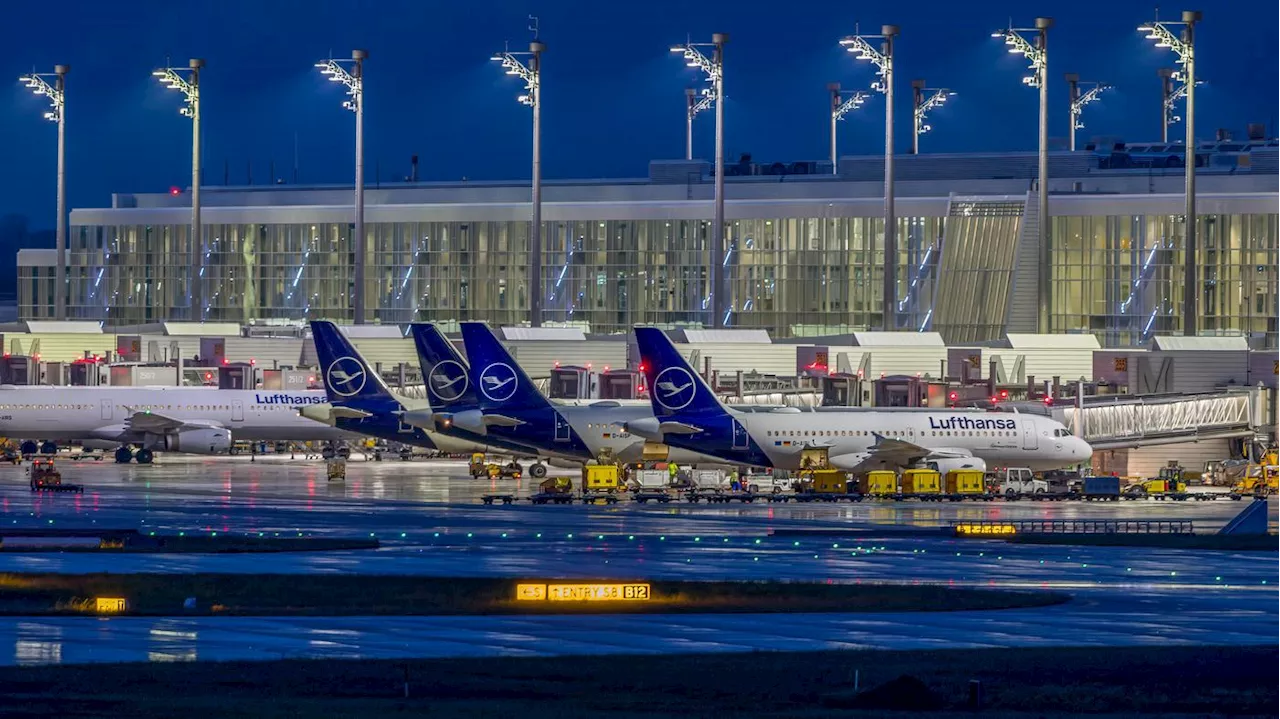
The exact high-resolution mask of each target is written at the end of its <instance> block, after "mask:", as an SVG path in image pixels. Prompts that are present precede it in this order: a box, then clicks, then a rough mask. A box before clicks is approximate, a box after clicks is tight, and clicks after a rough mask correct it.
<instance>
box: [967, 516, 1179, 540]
mask: <svg viewBox="0 0 1280 719" xmlns="http://www.w3.org/2000/svg"><path fill="white" fill-rule="evenodd" d="M951 528H952V529H953V530H955V532H956V534H960V535H964V536H977V537H982V536H1000V535H1010V534H1193V533H1194V532H1195V527H1194V524H1193V522H1192V521H1191V520H1183V519H1053V520H1037V519H1023V520H1013V521H1000V520H977V521H972V522H964V521H960V522H952V523H951Z"/></svg>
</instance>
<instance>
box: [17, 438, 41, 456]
mask: <svg viewBox="0 0 1280 719" xmlns="http://www.w3.org/2000/svg"><path fill="white" fill-rule="evenodd" d="M19 451H20V452H22V455H23V456H24V457H25V456H28V455H32V454H35V453H36V452H39V451H40V444H39V443H38V442H35V441H33V440H30V439H28V440H26V441H24V442H23V443H22V446H21V447H20V448H19Z"/></svg>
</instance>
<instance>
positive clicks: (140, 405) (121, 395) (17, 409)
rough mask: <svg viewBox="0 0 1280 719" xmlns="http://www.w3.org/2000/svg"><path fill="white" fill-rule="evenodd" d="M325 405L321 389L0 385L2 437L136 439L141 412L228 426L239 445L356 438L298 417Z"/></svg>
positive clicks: (58, 439) (0, 434)
mask: <svg viewBox="0 0 1280 719" xmlns="http://www.w3.org/2000/svg"><path fill="white" fill-rule="evenodd" d="M324 401H325V393H324V392H323V391H310V390H308V391H290V392H284V391H276V390H231V389H216V388H202V387H48V386H38V387H12V386H6V387H0V437H10V438H13V439H36V440H51V441H85V440H91V439H98V440H116V439H120V440H122V441H132V440H131V439H130V438H129V437H128V436H127V434H126V422H127V420H128V419H129V417H130V416H132V415H133V414H135V413H138V412H153V413H155V414H157V415H163V416H164V417H168V418H172V419H176V420H181V421H191V422H196V423H201V424H205V425H210V426H217V427H224V428H226V429H228V430H230V431H231V436H232V437H233V438H234V439H236V440H261V441H267V442H274V441H297V442H303V441H331V440H343V439H354V438H356V437H358V435H355V434H353V433H351V432H346V431H343V430H340V429H336V428H334V427H327V426H325V425H323V424H320V423H318V422H314V421H312V420H309V419H306V418H303V417H300V416H298V413H297V411H296V410H295V409H294V407H297V406H299V405H306V404H318V403H322V402H324Z"/></svg>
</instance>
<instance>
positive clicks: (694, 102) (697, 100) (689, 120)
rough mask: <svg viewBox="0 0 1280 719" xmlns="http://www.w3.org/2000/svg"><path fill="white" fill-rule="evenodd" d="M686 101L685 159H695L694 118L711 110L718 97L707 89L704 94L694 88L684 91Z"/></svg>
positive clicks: (687, 88)
mask: <svg viewBox="0 0 1280 719" xmlns="http://www.w3.org/2000/svg"><path fill="white" fill-rule="evenodd" d="M684 99H685V115H684V120H685V123H684V159H686V160H692V159H693V118H695V117H697V116H698V113H700V112H702V111H703V110H707V109H710V107H711V104H712V103H713V102H715V101H716V96H715V95H714V94H712V92H711V91H710V90H708V89H706V88H703V89H702V92H698V91H697V90H695V89H693V88H692V87H686V88H685V89H684Z"/></svg>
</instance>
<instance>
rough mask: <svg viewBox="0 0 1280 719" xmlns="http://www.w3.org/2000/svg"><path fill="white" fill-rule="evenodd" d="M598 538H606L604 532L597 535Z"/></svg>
mask: <svg viewBox="0 0 1280 719" xmlns="http://www.w3.org/2000/svg"><path fill="white" fill-rule="evenodd" d="M596 539H604V535H603V534H598V535H596Z"/></svg>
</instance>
